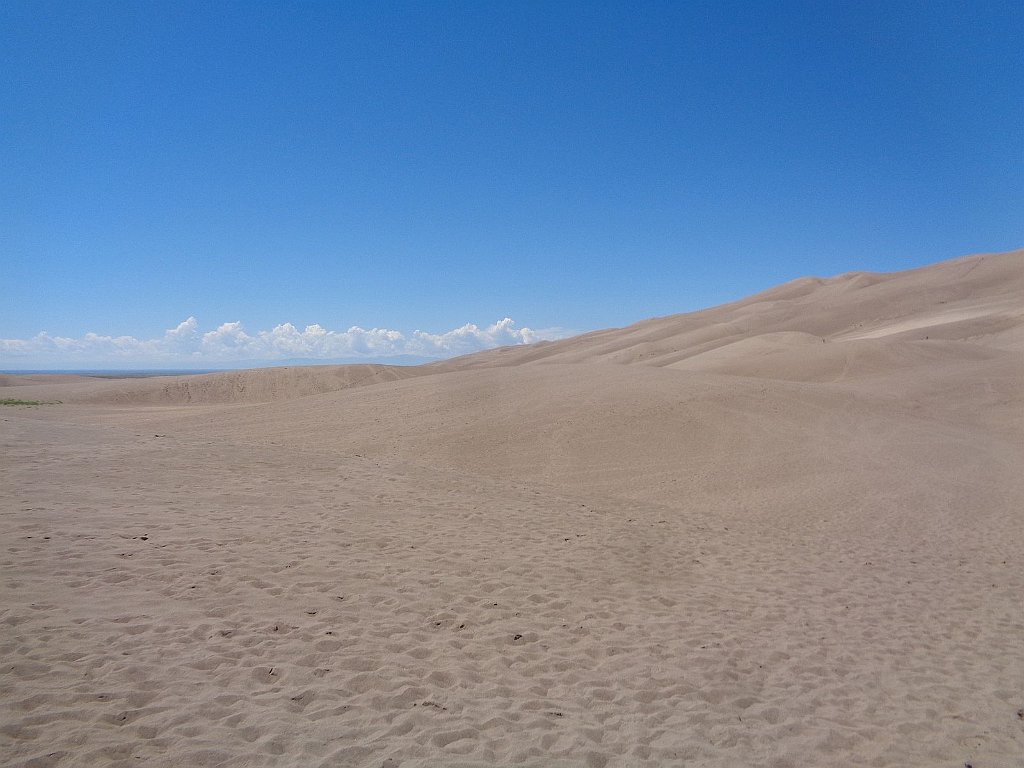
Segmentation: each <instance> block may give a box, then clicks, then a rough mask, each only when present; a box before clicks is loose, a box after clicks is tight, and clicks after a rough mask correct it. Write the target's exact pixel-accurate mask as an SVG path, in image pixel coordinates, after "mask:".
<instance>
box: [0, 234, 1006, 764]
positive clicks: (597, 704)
mask: <svg viewBox="0 0 1024 768" xmlns="http://www.w3.org/2000/svg"><path fill="white" fill-rule="evenodd" d="M2 397H13V398H17V399H38V400H47V401H56V400H60V401H61V404H59V405H56V404H55V405H45V406H38V407H24V406H9V407H4V408H3V409H2V410H0V444H2V456H3V461H2V463H0V541H2V553H0V567H2V571H3V587H2V589H3V592H2V602H0V626H2V628H3V631H2V633H0V695H2V697H3V704H4V706H3V708H2V710H0V761H2V764H3V765H12V766H14V765H17V766H29V765H31V766H46V765H54V766H64V765H66V766H72V765H73V766H85V765H116V766H128V765H132V766H137V765H147V766H148V765H155V766H200V765H210V766H221V765H223V766H374V767H377V766H403V767H404V768H411V767H413V766H490V765H494V766H505V765H529V766H580V767H584V766H586V767H588V768H593V767H600V766H623V767H625V766H663V765H667V766H722V767H723V768H724V767H725V766H730V767H731V766H776V767H777V768H782V767H783V766H794V767H796V766H801V767H803V766H837V767H838V766H880V767H881V766H922V767H923V766H943V765H946V766H952V767H953V768H962V766H964V765H965V764H970V765H972V766H974V767H975V768H983V767H985V766H999V767H1000V768H1002V767H1008V766H1021V765H1024V757H1022V756H1024V514H1022V512H1021V510H1024V472H1022V469H1024V251H1016V252H1012V253H1007V254H988V255H981V256H972V257H967V258H964V259H957V260H954V261H950V262H943V263H939V264H936V265H933V266H929V267H926V268H923V269H919V270H913V271H910V272H904V273H896V274H892V275H878V274H864V273H854V274H850V275H842V276H839V277H836V278H830V279H817V278H806V279H803V280H798V281H794V282H793V283H788V284H786V285H783V286H779V287H778V288H775V289H772V290H770V291H766V292H764V293H762V294H758V295H757V296H753V297H751V298H749V299H746V300H744V301H740V302H736V303H733V304H729V305H725V306H722V307H716V308H713V309H709V310H705V311H702V312H697V313H691V314H687V315H678V316H673V317H666V318H658V319H655V320H649V321H645V322H642V323H639V324H637V325H635V326H630V327H628V328H622V329H612V330H608V331H601V332H597V333H592V334H586V335H584V336H580V337H576V338H573V339H567V340H565V341H561V342H552V343H544V344H538V345H535V346H531V347H515V348H508V349H503V350H494V351H491V352H486V353H482V354H479V355H474V356H470V357H467V358H461V359H457V360H452V361H447V362H445V363H440V364H434V365H430V366H421V367H418V368H405V369H403V368H394V367H389V366H351V367H317V368H289V369H271V370H264V371H244V372H234V373H227V374H208V375H205V376H190V377H176V378H154V379H140V380H121V381H110V380H102V381H100V380H92V379H77V378H73V377H64V378H61V379H54V380H48V379H45V378H42V379H41V378H39V377H33V378H31V379H18V378H17V377H5V379H4V380H3V381H0V398H2Z"/></svg>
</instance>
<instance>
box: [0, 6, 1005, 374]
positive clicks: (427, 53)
mask: <svg viewBox="0 0 1024 768" xmlns="http://www.w3.org/2000/svg"><path fill="white" fill-rule="evenodd" d="M1022 39H1024V10H1022V9H1021V6H1020V4H1019V3H1018V2H1005V3H1004V2H987V3H944V2H941V1H936V2H917V3H905V2H879V3H872V2H847V3H821V2H807V3H793V2H770V3H750V2H745V3H736V2H722V1H717V2H707V3H703V2H692V3H682V2H680V3H599V2H586V3H579V4H572V3H553V2H546V3H529V2H507V3H490V2H465V3H439V2H421V3H377V2H374V3H326V2H325V3H288V4H273V3H251V2H240V3H220V2H214V3H209V2H203V3H189V2H168V3H162V2H130V3H117V2H101V3H91V2H86V1H76V2H74V3H66V2H59V3H47V2H39V1H37V0H33V1H32V2H11V1H9V2H6V3H3V4H2V5H0V178H2V185H0V260H2V263H3V272H2V276H0V339H7V340H8V343H6V346H0V368H8V369H10V368H30V367H47V366H54V367H81V366H89V365H94V364H101V363H102V364H114V365H121V366H124V367H133V366H140V365H149V364H159V365H176V366H180V365H192V364H194V365H196V366H197V367H205V366H207V365H211V364H219V363H225V364H230V363H231V361H239V360H251V359H271V360H272V359H278V358H285V357H311V358H318V357H331V358H338V357H359V356H361V355H368V356H374V357H380V356H388V355H392V354H411V355H419V356H434V355H445V354H451V353H455V352H462V351H470V350H472V349H475V348H480V347H484V346H490V345H493V344H496V343H518V342H522V341H530V340H533V339H536V338H541V337H544V336H549V335H557V334H558V333H564V332H566V331H583V330H588V329H593V328H602V327H609V326H616V325H624V324H627V323H630V322H634V321H637V320H641V319H644V318H646V317H651V316H656V315H665V314H671V313H675V312H682V311H688V310H693V309H699V308H702V307H705V306H709V305H713V304H716V303H720V302H723V301H726V300H729V299H733V298H738V297H740V296H743V295H746V294H749V293H752V292H754V291H757V290H760V289H762V288H765V287H768V286H770V285H772V284H775V283H778V282H782V281H784V280H787V279H790V278H794V277H798V276H801V275H806V274H834V273H838V272H843V271H847V270H851V269H868V270H877V271H891V270H897V269H903V268H908V267H912V266H917V265H921V264H925V263H928V262H932V261H937V260H941V259H945V258H950V257H954V256H959V255H964V254H967V253H974V252H980V251H998V250H1008V249H1011V248H1015V247H1020V246H1022V245H1024V54H1022V52H1021V51H1022V47H1021V45H1020V41H1021V40H1022ZM504 318H511V319H512V320H513V321H514V322H513V323H508V322H505V323H502V322H500V321H502V320H503V319H504ZM309 326H312V327H313V331H312V332H310V333H307V327H309ZM354 327H355V330H350V329H353V328H354ZM168 329H172V331H173V333H172V334H170V335H168V333H167V331H168ZM289 329H290V330H289ZM524 329H529V330H526V331H524ZM417 330H420V331H422V332H423V334H422V336H416V335H415V333H414V332H415V331H417ZM44 331H45V332H46V335H45V336H39V334H40V332H44ZM360 332H361V333H362V335H360ZM86 334H92V336H90V337H87V336H86ZM240 334H241V335H240ZM261 334H263V335H261ZM275 334H276V335H275ZM331 334H334V335H333V336H331ZM374 334H376V335H374ZM387 334H392V335H391V336H390V337H388V336H387ZM394 334H398V336H394ZM453 334H454V335H453ZM53 339H63V340H64V341H63V342H62V343H56V342H54V341H53ZM117 339H122V341H121V342H120V343H119V342H118V341H117ZM124 339H131V341H126V340H124ZM389 339H390V340H389ZM33 340H34V341H33Z"/></svg>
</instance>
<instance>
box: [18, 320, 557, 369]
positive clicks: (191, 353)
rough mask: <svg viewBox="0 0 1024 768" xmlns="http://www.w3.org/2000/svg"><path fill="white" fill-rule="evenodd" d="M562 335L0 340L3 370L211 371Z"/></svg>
mask: <svg viewBox="0 0 1024 768" xmlns="http://www.w3.org/2000/svg"><path fill="white" fill-rule="evenodd" d="M566 335H568V334H567V333H566V332H565V331H563V330H561V329H545V330H533V329H531V328H517V327H516V324H515V321H514V320H512V319H511V318H508V317H506V318H504V319H502V320H499V321H498V322H496V323H494V324H492V325H488V326H486V327H484V328H480V327H478V326H477V325H475V324H473V323H467V324H466V325H463V326H462V327H460V328H455V329H453V330H450V331H447V332H445V333H428V332H426V331H419V330H417V331H413V332H412V334H409V335H406V334H404V333H402V332H401V331H396V330H391V329H387V328H370V329H365V328H360V327H359V326H352V327H351V328H349V329H348V330H347V331H332V330H328V329H327V328H324V327H322V326H320V325H318V324H315V323H314V324H313V325H307V326H306V327H305V329H303V330H299V329H298V328H296V327H295V326H294V325H292V324H291V323H283V324H281V325H277V326H274V328H272V329H270V330H268V331H256V332H254V333H249V332H247V331H246V330H245V328H244V327H243V326H242V323H240V322H233V323H222V324H221V325H219V326H218V327H217V328H215V329H213V330H210V331H202V330H201V329H200V327H199V321H198V320H196V318H195V317H189V318H188V319H187V320H185V321H183V322H181V323H179V324H178V326H177V327H175V328H171V329H168V330H167V331H165V332H164V334H163V336H161V337H159V338H155V339H139V338H136V337H135V336H101V335H99V334H95V333H87V334H85V335H84V336H83V337H81V338H69V337H65V336H53V335H51V334H49V333H47V332H46V331H42V332H41V333H38V334H36V335H35V336H33V337H32V338H29V339H0V367H6V368H32V367H37V366H39V367H45V366H51V367H52V366H60V367H61V368H75V367H79V366H88V365H98V364H103V365H110V364H117V365H125V366H130V367H145V366H167V365H180V366H183V367H188V366H207V367H209V366H218V365H224V364H228V365H229V364H231V363H238V362H244V361H268V362H271V361H275V360H289V359H296V358H298V359H309V360H339V359H345V360H348V359H352V360H358V359H360V358H373V359H379V358H389V357H395V358H399V357H406V356H411V357H417V358H431V359H443V358H446V357H454V356H456V355H464V354H469V353H471V352H479V351H481V350H484V349H491V348H493V347H501V346H511V345H517V344H532V343H534V342H536V341H547V340H552V339H558V338H563V337H565V336H566Z"/></svg>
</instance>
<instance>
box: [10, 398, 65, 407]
mask: <svg viewBox="0 0 1024 768" xmlns="http://www.w3.org/2000/svg"><path fill="white" fill-rule="evenodd" d="M0 405H60V400H18V399H17V398H15V397H5V398H2V399H0Z"/></svg>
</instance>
